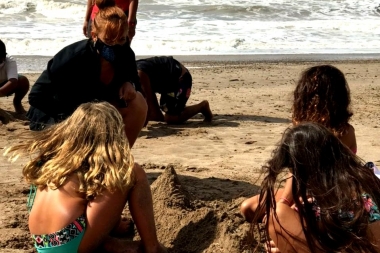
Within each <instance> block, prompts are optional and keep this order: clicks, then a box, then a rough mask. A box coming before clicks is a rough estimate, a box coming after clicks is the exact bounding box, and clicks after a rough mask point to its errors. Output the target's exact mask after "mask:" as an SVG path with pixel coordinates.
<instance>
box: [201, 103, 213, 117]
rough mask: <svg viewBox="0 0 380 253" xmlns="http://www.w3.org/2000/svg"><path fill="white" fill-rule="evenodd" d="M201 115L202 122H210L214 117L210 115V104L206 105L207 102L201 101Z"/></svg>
mask: <svg viewBox="0 0 380 253" xmlns="http://www.w3.org/2000/svg"><path fill="white" fill-rule="evenodd" d="M201 113H202V114H203V116H205V119H204V120H203V121H204V122H211V121H212V118H213V117H214V116H213V115H212V112H211V109H210V104H209V103H208V101H207V100H204V101H202V111H201Z"/></svg>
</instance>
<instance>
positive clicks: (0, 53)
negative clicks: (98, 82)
mask: <svg viewBox="0 0 380 253" xmlns="http://www.w3.org/2000/svg"><path fill="white" fill-rule="evenodd" d="M6 55H7V49H6V47H5V44H4V42H3V41H2V40H0V58H4V57H5V56H6Z"/></svg>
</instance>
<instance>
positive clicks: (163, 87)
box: [136, 56, 213, 124]
mask: <svg viewBox="0 0 380 253" xmlns="http://www.w3.org/2000/svg"><path fill="white" fill-rule="evenodd" d="M136 65H137V70H138V75H139V77H140V83H141V87H142V89H143V92H144V94H145V96H146V100H147V103H148V116H147V122H148V121H165V122H167V123H168V124H179V123H183V122H185V121H187V120H188V119H190V118H192V117H193V116H195V115H196V114H198V113H202V114H203V115H204V117H205V119H204V121H208V122H209V121H211V120H212V117H213V115H212V112H211V110H210V106H209V103H208V101H207V100H204V101H202V102H201V103H199V104H195V105H191V106H186V103H187V100H188V99H189V97H190V93H191V87H192V77H191V74H190V72H189V70H188V69H187V68H185V66H183V65H182V64H181V63H180V62H178V61H177V60H175V59H174V58H173V57H172V56H159V57H158V56H156V57H151V58H146V59H140V60H138V61H136ZM156 93H159V94H161V97H160V103H158V100H157V97H156ZM162 112H164V113H165V114H163V113H162ZM147 122H146V123H147Z"/></svg>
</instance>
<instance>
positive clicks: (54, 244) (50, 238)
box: [27, 185, 86, 253]
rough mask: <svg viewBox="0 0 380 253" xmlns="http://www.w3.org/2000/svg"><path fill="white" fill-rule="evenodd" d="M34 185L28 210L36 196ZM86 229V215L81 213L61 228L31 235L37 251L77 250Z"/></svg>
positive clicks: (55, 252) (60, 251)
mask: <svg viewBox="0 0 380 253" xmlns="http://www.w3.org/2000/svg"><path fill="white" fill-rule="evenodd" d="M36 190H37V189H36V187H35V186H33V185H32V186H31V187H30V194H29V198H28V204H27V206H28V210H29V212H30V211H31V209H32V207H33V203H34V198H35V196H36ZM85 230H86V217H85V215H81V216H79V217H78V218H76V219H75V220H74V221H73V222H71V223H70V224H69V225H67V226H66V227H64V228H62V229H61V230H59V231H57V232H54V233H51V234H44V235H32V239H33V241H34V246H35V248H36V249H37V252H39V253H53V252H54V253H64V252H70V253H71V252H72V253H75V252H77V251H78V248H79V245H80V242H81V240H82V238H83V235H84V232H85Z"/></svg>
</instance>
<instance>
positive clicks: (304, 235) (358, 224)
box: [252, 123, 380, 253]
mask: <svg viewBox="0 0 380 253" xmlns="http://www.w3.org/2000/svg"><path fill="white" fill-rule="evenodd" d="M263 169H264V170H265V172H264V173H265V178H264V180H263V182H262V185H261V192H260V194H259V201H258V203H259V204H258V207H257V208H256V210H255V212H254V213H253V218H252V223H253V224H258V223H261V222H263V223H264V224H265V229H264V233H265V240H266V241H267V242H269V241H270V240H273V242H274V244H271V245H269V243H268V248H271V247H272V248H271V250H276V251H275V252H298V253H303V252H308V253H309V252H312V253H316V252H318V253H319V252H352V253H354V252H363V253H364V252H380V248H379V245H380V212H379V209H378V204H379V203H380V180H379V179H378V178H377V177H376V176H375V175H374V174H373V171H372V170H370V169H368V168H367V167H366V166H365V165H364V163H363V162H362V161H361V160H360V159H359V158H358V157H357V156H356V155H355V154H353V153H352V152H351V150H350V149H348V148H347V146H346V145H344V144H342V142H341V141H340V140H339V139H338V138H336V136H335V135H334V134H333V133H332V132H331V131H330V130H328V129H327V128H325V127H324V126H322V125H319V124H316V123H301V124H299V125H297V126H295V127H293V128H290V129H288V130H287V131H286V132H285V134H284V136H283V138H282V141H281V142H280V144H279V146H278V147H277V148H276V149H275V150H274V152H273V155H272V157H271V159H270V160H269V161H268V163H267V164H266V165H265V166H264V167H263ZM287 171H289V172H290V174H291V178H290V179H288V180H287V182H286V184H288V183H290V189H291V194H292V196H294V197H293V201H292V202H290V201H289V200H288V199H286V198H285V197H281V198H280V199H279V200H278V199H277V196H276V191H277V186H276V183H277V181H278V180H279V178H280V177H281V175H283V174H284V173H287ZM274 245H275V246H276V247H277V248H275V247H273V246H274ZM272 252H274V251H272Z"/></svg>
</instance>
